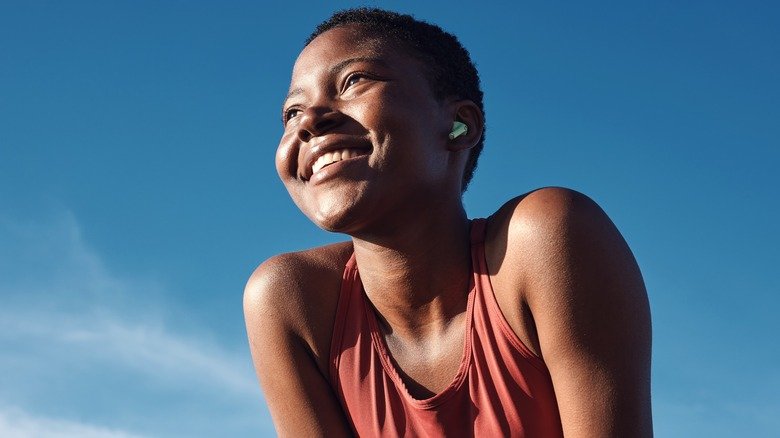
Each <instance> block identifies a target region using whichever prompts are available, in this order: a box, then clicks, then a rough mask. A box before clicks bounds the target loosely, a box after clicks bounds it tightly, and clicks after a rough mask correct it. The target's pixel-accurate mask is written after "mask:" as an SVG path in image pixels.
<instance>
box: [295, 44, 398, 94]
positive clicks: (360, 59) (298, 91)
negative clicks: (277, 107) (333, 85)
mask: <svg viewBox="0 0 780 438" xmlns="http://www.w3.org/2000/svg"><path fill="white" fill-rule="evenodd" d="M357 62H373V63H375V64H380V65H382V66H383V67H388V64H387V62H385V61H384V60H383V59H380V58H371V57H367V56H359V57H355V58H349V59H345V60H343V61H341V62H339V63H338V64H336V65H334V66H333V67H331V68H330V71H329V72H328V73H329V74H330V75H331V76H335V75H337V74H339V73H341V71H342V70H344V69H345V68H347V66H349V65H350V64H354V63H357ZM302 93H303V88H300V87H298V88H293V89H292V90H290V92H289V93H287V97H285V98H284V102H285V103H286V102H287V101H288V100H290V98H291V97H293V96H297V95H299V94H302Z"/></svg>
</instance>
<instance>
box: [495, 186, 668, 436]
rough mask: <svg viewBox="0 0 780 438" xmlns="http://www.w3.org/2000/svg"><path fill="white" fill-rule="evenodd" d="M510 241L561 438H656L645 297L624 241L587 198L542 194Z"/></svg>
mask: <svg viewBox="0 0 780 438" xmlns="http://www.w3.org/2000/svg"><path fill="white" fill-rule="evenodd" d="M522 204H526V205H525V206H523V205H522ZM509 235H510V242H509V245H508V247H509V248H522V249H520V250H519V251H518V252H517V254H514V255H513V257H514V258H515V259H516V260H515V263H512V265H517V263H521V264H522V265H521V266H524V267H526V268H525V269H526V271H525V272H526V278H527V279H526V280H525V282H524V284H525V287H524V291H523V295H524V296H523V299H524V301H525V302H526V304H527V306H528V308H529V309H530V311H531V314H532V315H533V320H534V322H535V326H536V330H537V336H538V348H539V350H540V353H541V355H542V357H543V359H544V361H545V363H546V364H547V367H548V369H549V371H550V374H551V376H552V381H553V386H554V388H555V394H556V398H557V401H558V406H559V410H560V414H561V421H562V425H563V430H564V433H565V435H566V436H567V437H650V436H652V434H653V428H652V414H651V406H650V350H651V330H650V312H649V305H648V301H647V292H646V291H645V286H644V283H643V281H642V276H641V274H640V272H639V268H638V267H637V264H636V261H635V260H634V257H633V255H632V254H631V251H630V250H629V248H628V246H627V245H626V243H625V241H624V240H623V238H622V236H621V235H620V233H619V232H618V231H617V229H616V228H615V226H614V225H613V224H612V222H611V221H610V220H609V218H608V217H607V216H606V214H604V212H603V211H602V210H601V209H600V208H599V207H598V206H597V205H596V204H595V203H594V202H593V201H592V200H590V199H589V198H587V197H586V196H584V195H581V194H579V193H576V192H573V191H570V190H566V189H543V190H542V191H539V192H535V193H532V194H531V195H529V196H528V198H527V199H525V200H524V201H523V202H522V203H520V204H518V208H517V209H516V210H515V212H514V215H513V217H512V223H511V224H510V231H509ZM512 240H514V241H515V242H514V243H513V242H512ZM517 245H521V246H517Z"/></svg>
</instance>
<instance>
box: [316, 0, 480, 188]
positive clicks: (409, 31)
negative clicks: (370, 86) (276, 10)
mask: <svg viewBox="0 0 780 438" xmlns="http://www.w3.org/2000/svg"><path fill="white" fill-rule="evenodd" d="M348 25H358V26H361V27H363V29H362V30H364V31H365V32H367V33H369V34H370V35H371V36H376V37H377V38H379V39H380V40H381V41H391V42H395V43H400V44H401V45H402V46H404V47H406V48H409V49H411V51H412V52H413V56H416V57H417V58H419V59H420V60H422V61H423V62H424V64H425V65H426V66H427V67H428V68H427V70H428V71H427V72H426V73H427V74H428V81H429V83H430V85H431V89H432V90H433V93H434V96H436V98H437V99H445V98H448V97H455V98H460V99H468V100H471V101H472V102H474V103H475V104H476V105H477V107H479V110H480V111H481V112H482V117H483V120H484V116H485V109H484V106H483V103H482V89H481V87H480V83H479V73H478V72H477V67H476V66H475V65H474V62H473V61H472V60H471V56H470V55H469V52H468V50H466V48H465V47H463V45H462V44H461V43H460V41H458V38H457V37H456V36H455V35H453V34H451V33H448V32H446V31H444V30H443V29H442V28H441V27H439V26H436V25H435V24H431V23H428V22H426V21H422V20H417V19H415V18H414V17H412V16H411V15H407V14H399V13H397V12H392V11H387V10H384V9H377V8H355V9H345V10H341V11H337V12H336V13H334V14H333V15H332V16H331V17H330V18H329V19H327V20H325V21H323V22H322V23H320V24H319V25H318V26H317V28H316V29H314V32H312V34H311V35H310V36H309V38H307V39H306V43H305V45H304V46H306V45H308V44H309V43H310V42H312V40H314V39H315V38H317V37H318V36H319V35H321V34H323V33H325V32H327V31H328V30H331V29H334V28H337V27H342V26H348ZM484 145H485V130H484V127H483V130H482V137H481V138H480V139H479V142H478V143H477V145H476V146H474V147H473V148H472V149H471V152H470V154H469V158H468V161H467V162H466V168H465V170H464V172H463V185H462V191H464V192H465V191H466V188H467V187H468V185H469V183H470V182H471V179H472V178H473V177H474V170H475V169H476V168H477V160H478V159H479V155H480V153H481V152H482V148H483V147H484Z"/></svg>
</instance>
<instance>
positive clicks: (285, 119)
mask: <svg viewBox="0 0 780 438" xmlns="http://www.w3.org/2000/svg"><path fill="white" fill-rule="evenodd" d="M300 114H301V109H300V108H297V107H292V108H288V109H287V111H285V112H284V114H282V124H284V125H286V124H287V123H289V122H290V120H291V119H294V118H295V117H298V116H299V115H300Z"/></svg>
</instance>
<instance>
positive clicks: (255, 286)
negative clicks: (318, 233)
mask: <svg viewBox="0 0 780 438" xmlns="http://www.w3.org/2000/svg"><path fill="white" fill-rule="evenodd" d="M283 123H284V133H283V135H282V138H281V141H280V143H279V148H278V151H277V155H276V168H277V171H278V173H279V176H280V178H281V179H282V181H283V182H284V184H285V186H286V187H287V189H288V191H289V193H290V196H291V197H292V199H293V201H295V203H296V204H297V205H298V207H299V208H300V209H301V211H303V213H304V214H306V215H307V216H308V217H309V218H310V219H311V220H312V221H313V222H314V223H315V224H317V225H318V226H320V227H321V228H323V229H325V230H328V231H334V232H340V233H344V234H347V235H349V236H350V237H351V239H350V241H348V242H344V243H340V244H335V245H329V246H325V247H320V248H314V249H310V250H306V251H301V252H296V253H290V254H282V255H279V256H276V257H273V258H271V259H269V260H267V261H266V262H264V263H263V264H262V265H260V267H259V268H258V269H257V271H256V272H255V273H254V274H253V275H252V278H251V279H250V280H249V283H248V285H247V289H246V293H245V314H246V323H247V331H248V335H249V340H250V346H251V350H252V355H253V358H254V362H255V367H256V369H257V373H258V376H259V379H260V382H261V384H262V387H263V391H264V394H265V397H266V401H267V403H268V406H269V408H270V410H271V415H272V417H273V420H274V423H275V425H276V428H277V431H278V432H279V434H280V435H282V436H295V437H298V436H345V435H352V434H356V435H360V436H527V437H547V436H551V437H555V436H562V435H566V436H567V437H584V436H588V437H607V436H625V437H644V436H651V435H652V420H651V409H650V343H651V341H650V338H651V336H650V316H649V310H648V302H647V295H646V292H645V288H644V285H643V281H642V278H641V274H640V272H639V269H638V267H637V265H636V262H635V261H634V258H633V256H632V254H631V252H630V250H629V248H628V247H627V246H626V243H625V242H624V240H623V238H622V237H621V236H620V234H619V232H618V231H617V229H616V228H615V226H614V225H613V224H612V222H611V221H610V220H609V219H608V218H607V216H606V215H605V214H604V212H603V211H602V210H601V209H600V208H599V207H598V206H597V205H596V204H595V203H594V202H593V201H591V200H590V199H588V198H587V197H585V196H584V195H581V194H579V193H576V192H574V191H571V190H567V189H562V188H545V189H540V190H536V191H533V192H531V193H528V194H525V195H522V196H518V197H517V198H514V199H511V200H509V201H508V202H507V203H506V204H504V205H503V206H501V207H500V208H499V209H498V210H497V211H496V212H495V213H494V214H493V215H491V216H490V217H489V218H487V219H484V220H483V219H478V220H469V219H468V218H467V217H466V213H465V211H464V208H463V203H462V200H461V197H462V193H463V191H464V190H465V188H466V186H467V184H468V183H469V181H470V179H471V176H472V174H473V172H474V168H475V166H476V162H477V158H478V156H479V153H480V151H481V149H482V144H483V141H484V123H485V122H484V111H483V108H482V92H481V91H480V88H479V78H478V75H477V71H476V69H475V68H474V65H473V63H472V62H471V60H470V58H469V55H468V52H467V51H466V50H465V49H464V48H463V47H462V46H461V45H460V43H459V42H458V41H457V39H456V38H455V37H454V36H452V35H450V34H448V33H446V32H444V31H443V30H441V29H440V28H438V27H436V26H434V25H431V24H428V23H425V22H421V21H417V20H414V19H413V18H412V17H410V16H406V15H399V14H395V13H392V12H388V11H382V10H376V9H356V10H348V11H343V12H340V13H337V14H335V15H334V16H333V17H331V18H330V19H329V20H328V21H326V22H324V23H323V24H321V25H320V26H319V27H318V28H317V30H315V32H314V34H313V35H312V36H311V37H310V39H309V40H308V41H307V44H306V46H305V48H304V49H303V51H302V52H301V54H300V56H299V57H298V60H297V61H296V63H295V67H294V69H293V73H292V81H291V85H290V90H289V93H288V95H287V99H286V100H285V102H284V107H283Z"/></svg>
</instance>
